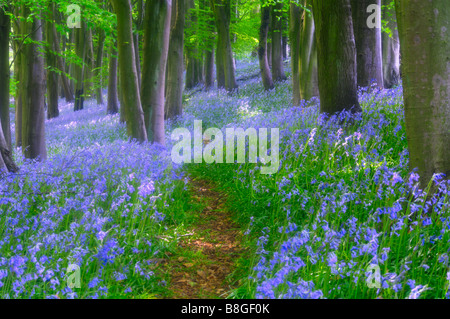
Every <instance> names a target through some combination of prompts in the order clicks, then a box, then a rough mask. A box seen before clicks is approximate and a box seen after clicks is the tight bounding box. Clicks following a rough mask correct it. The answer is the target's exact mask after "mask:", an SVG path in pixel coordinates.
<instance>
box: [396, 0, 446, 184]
mask: <svg viewBox="0 0 450 319" xmlns="http://www.w3.org/2000/svg"><path fill="white" fill-rule="evenodd" d="M395 4H396V12H397V23H398V29H399V37H400V50H401V56H402V76H403V96H404V101H405V126H406V136H407V140H408V150H409V165H410V168H411V169H414V168H418V169H419V171H418V173H419V175H420V184H421V187H422V188H425V187H426V186H427V185H428V183H429V181H430V179H431V178H432V176H433V174H435V173H444V174H446V178H447V179H448V178H449V176H450V147H449V146H450V130H449V128H450V41H449V39H450V34H449V33H450V8H449V6H448V1H447V0H434V1H412V0H406V1H405V0H396V2H395Z"/></svg>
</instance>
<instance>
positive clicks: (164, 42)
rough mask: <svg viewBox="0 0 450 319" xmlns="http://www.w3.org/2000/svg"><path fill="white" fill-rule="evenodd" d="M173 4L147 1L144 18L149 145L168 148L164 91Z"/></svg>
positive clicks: (144, 88)
mask: <svg viewBox="0 0 450 319" xmlns="http://www.w3.org/2000/svg"><path fill="white" fill-rule="evenodd" d="M171 14H172V0H157V1H147V3H146V8H145V17H144V30H145V33H144V61H143V67H142V92H141V94H142V105H143V106H144V113H145V124H146V127H147V134H148V137H149V141H151V142H155V143H159V144H161V145H165V128H164V124H165V123H164V91H165V82H166V66H167V55H168V51H169V36H170V20H171Z"/></svg>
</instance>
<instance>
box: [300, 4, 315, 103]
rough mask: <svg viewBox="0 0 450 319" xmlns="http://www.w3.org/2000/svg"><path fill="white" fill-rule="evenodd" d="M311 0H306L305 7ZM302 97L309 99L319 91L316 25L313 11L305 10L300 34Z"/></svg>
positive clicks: (302, 98)
mask: <svg viewBox="0 0 450 319" xmlns="http://www.w3.org/2000/svg"><path fill="white" fill-rule="evenodd" d="M310 4H311V0H305V2H304V5H305V7H308V6H310ZM310 9H311V8H310ZM299 73H300V99H301V100H309V99H311V98H312V97H313V96H317V95H318V93H319V88H318V82H317V45H316V39H315V25H314V18H313V16H312V13H308V12H306V11H305V12H304V18H303V27H302V32H301V36H300V65H299Z"/></svg>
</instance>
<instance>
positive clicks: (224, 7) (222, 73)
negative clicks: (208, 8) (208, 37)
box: [211, 0, 238, 92]
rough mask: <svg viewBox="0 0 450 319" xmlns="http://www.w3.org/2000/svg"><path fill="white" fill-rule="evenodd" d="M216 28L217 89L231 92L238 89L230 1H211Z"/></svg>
mask: <svg viewBox="0 0 450 319" xmlns="http://www.w3.org/2000/svg"><path fill="white" fill-rule="evenodd" d="M211 1H212V7H213V11H214V17H215V22H216V28H217V50H216V65H217V67H216V69H217V82H218V86H219V88H221V87H224V88H225V89H226V90H227V91H229V92H232V91H234V90H235V89H237V88H238V85H237V82H236V75H235V66H234V62H233V50H232V48H231V38H230V19H231V9H230V1H226V0H211Z"/></svg>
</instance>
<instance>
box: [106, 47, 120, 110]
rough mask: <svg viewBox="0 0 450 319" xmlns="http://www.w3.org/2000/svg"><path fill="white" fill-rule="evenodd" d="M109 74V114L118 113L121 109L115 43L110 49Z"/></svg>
mask: <svg viewBox="0 0 450 319" xmlns="http://www.w3.org/2000/svg"><path fill="white" fill-rule="evenodd" d="M109 50H110V51H109V66H108V67H109V76H108V106H107V108H106V112H107V113H108V114H116V113H117V112H118V111H119V100H118V99H119V97H118V95H117V52H116V46H115V44H114V43H112V44H111V47H110V49H109Z"/></svg>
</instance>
